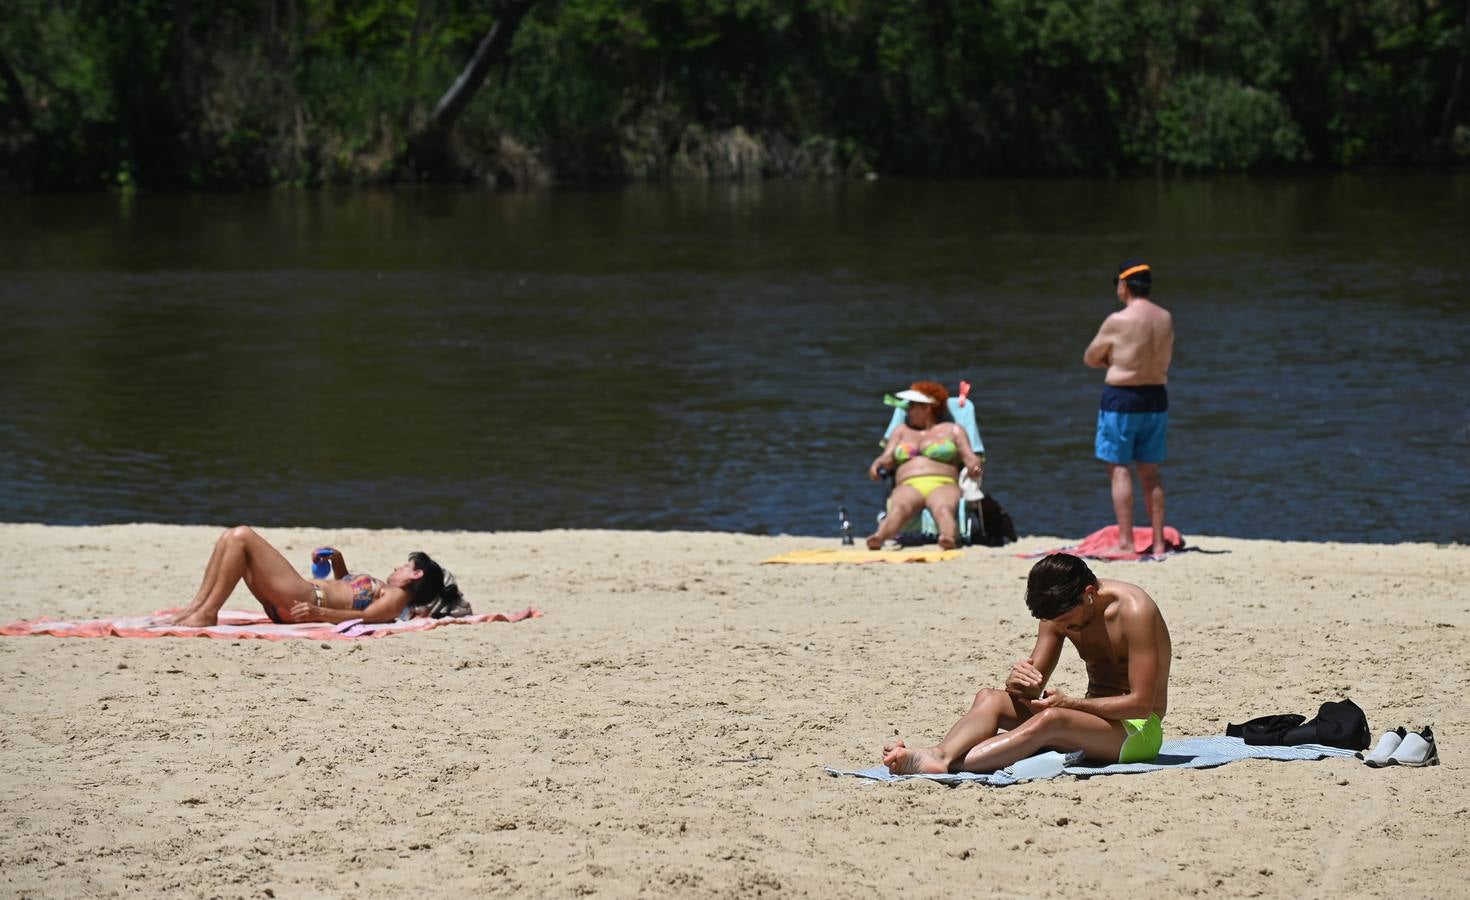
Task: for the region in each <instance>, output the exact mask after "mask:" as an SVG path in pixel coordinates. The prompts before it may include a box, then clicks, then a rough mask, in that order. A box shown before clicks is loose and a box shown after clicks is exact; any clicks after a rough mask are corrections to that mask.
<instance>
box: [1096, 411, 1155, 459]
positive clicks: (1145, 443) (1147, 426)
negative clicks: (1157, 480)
mask: <svg viewBox="0 0 1470 900" xmlns="http://www.w3.org/2000/svg"><path fill="white" fill-rule="evenodd" d="M1168 436H1169V414H1168V413H1167V412H1133V413H1125V412H1112V411H1111V410H1106V409H1100V410H1098V411H1097V441H1096V445H1095V452H1096V453H1097V458H1098V459H1100V460H1102V461H1103V462H1110V463H1118V464H1120V465H1127V464H1128V463H1131V462H1142V463H1157V462H1163V461H1164V455H1165V449H1166V444H1167V439H1168Z"/></svg>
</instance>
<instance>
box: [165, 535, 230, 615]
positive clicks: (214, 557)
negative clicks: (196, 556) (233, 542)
mask: <svg viewBox="0 0 1470 900" xmlns="http://www.w3.org/2000/svg"><path fill="white" fill-rule="evenodd" d="M229 536H230V530H229V529H226V531H225V532H224V533H223V534H221V535H220V536H219V540H217V541H215V542H214V550H213V551H211V552H210V554H209V562H208V563H206V564H205V566H204V580H203V581H201V582H199V590H198V591H196V592H195V593H194V599H193V600H190V601H189V605H188V606H186V607H184V609H183V610H182V611H180V612H179V614H178V615H176V616H174V617H173V619H171V620H170V621H172V622H174V623H178V622H180V621H182V620H183V619H185V618H187V617H188V616H189V615H190V614H191V613H193V612H194V611H195V610H196V609H197V608H198V607H199V605H200V604H202V603H203V602H204V598H205V597H207V596H209V592H210V591H211V590H212V589H213V588H214V582H215V579H216V578H218V577H219V559H220V557H221V556H222V555H223V554H224V547H225V544H226V542H227V541H228V539H229Z"/></svg>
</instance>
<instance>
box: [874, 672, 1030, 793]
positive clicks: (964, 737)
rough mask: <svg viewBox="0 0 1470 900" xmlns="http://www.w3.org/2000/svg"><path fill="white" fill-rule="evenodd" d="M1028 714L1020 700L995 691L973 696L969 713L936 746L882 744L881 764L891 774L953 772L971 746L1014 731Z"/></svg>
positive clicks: (993, 689)
mask: <svg viewBox="0 0 1470 900" xmlns="http://www.w3.org/2000/svg"><path fill="white" fill-rule="evenodd" d="M1030 715H1031V711H1030V709H1029V708H1027V706H1026V705H1025V704H1024V703H1022V702H1021V701H1019V700H1017V699H1016V698H1015V697H1012V696H1011V695H1010V694H1007V693H1006V692H1005V691H999V690H996V689H995V688H986V689H985V690H983V691H981V692H980V693H978V694H976V695H975V702H974V703H972V704H970V711H969V712H967V713H965V714H964V715H963V716H961V717H960V720H959V721H958V722H956V723H954V726H953V727H952V728H950V729H949V733H948V734H946V735H945V736H944V740H942V741H940V742H939V743H938V744H937V745H936V746H934V747H930V748H927V749H921V748H918V747H909V746H907V745H906V744H904V742H903V741H891V742H889V743H887V744H884V745H883V765H885V766H887V767H888V771H890V772H892V773H893V774H895V775H912V774H914V773H919V772H922V773H928V774H931V775H939V774H943V773H945V772H949V771H953V770H954V769H955V767H956V765H957V764H958V763H959V762H960V761H961V760H962V759H964V756H965V754H966V753H967V752H969V750H970V748H971V747H974V746H975V745H976V744H978V743H980V742H981V741H984V740H985V739H987V738H993V737H995V735H996V732H998V731H999V730H1000V729H1002V728H1015V727H1016V726H1017V725H1019V724H1020V723H1021V722H1023V721H1025V720H1026V718H1027V717H1028V716H1030Z"/></svg>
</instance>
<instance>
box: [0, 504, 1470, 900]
mask: <svg viewBox="0 0 1470 900" xmlns="http://www.w3.org/2000/svg"><path fill="white" fill-rule="evenodd" d="M259 530H260V531H261V533H262V534H264V535H265V536H266V537H267V538H268V539H269V540H271V541H272V542H273V543H275V544H276V545H277V546H279V547H281V548H282V549H283V550H284V551H285V552H286V553H287V555H288V556H289V557H290V558H292V559H293V560H300V561H301V565H302V567H303V568H304V567H305V565H306V560H307V554H308V552H309V551H310V549H311V548H312V547H315V546H318V545H321V544H332V545H334V546H338V547H340V548H342V549H343V551H344V553H345V554H346V557H347V560H348V562H349V564H350V565H351V567H352V568H353V569H354V570H361V571H370V572H373V573H374V574H378V575H386V573H387V572H388V570H389V569H390V568H391V567H392V566H393V565H396V564H397V563H398V562H400V561H402V560H403V559H404V557H405V556H406V555H407V553H408V552H410V551H412V550H418V549H423V550H426V551H428V552H429V553H431V554H432V555H433V556H434V557H435V558H436V559H439V560H440V561H442V562H443V563H444V564H445V565H446V567H448V568H449V569H450V570H452V571H453V572H454V573H455V575H456V576H457V577H458V579H459V582H460V584H461V585H462V586H463V588H464V591H465V593H466V595H467V596H468V598H469V599H470V600H471V602H472V603H473V604H474V606H475V610H476V612H494V611H502V610H513V609H519V608H524V607H526V606H528V605H530V606H535V607H537V608H538V609H540V610H541V611H542V612H544V613H545V615H544V617H543V618H539V619H534V620H529V621H524V622H520V623H516V624H489V625H477V626H466V627H445V628H439V629H436V630H433V631H429V632H425V633H421V634H409V635H399V636H393V637H388V638H383V639H380V640H361V641H345V642H336V643H331V644H326V643H321V642H311V641H291V642H280V643H272V642H264V641H240V642H232V641H218V640H200V639H194V640H189V639H157V640H123V639H57V638H41V637H36V638H32V637H27V638H0V679H3V683H4V685H5V688H6V689H5V691H4V692H3V700H0V721H3V723H4V724H3V727H0V759H3V761H4V765H3V766H0V894H3V895H6V896H63V895H67V896H69V895H81V894H85V895H102V896H112V895H121V894H133V893H140V894H151V895H167V896H181V897H196V896H198V897H206V896H208V897H215V896H223V897H234V896H253V897H258V896H264V895H267V892H269V893H268V895H270V896H275V897H298V896H341V895H352V896H363V897H376V896H404V895H426V894H427V895H434V894H439V895H447V894H450V893H459V892H473V893H475V894H509V893H512V892H527V893H530V894H533V895H556V896H567V895H584V894H601V895H607V896H627V895H634V894H653V895H677V896H727V895H737V896H755V895H763V896H770V895H787V894H789V895H812V896H822V897H829V896H875V895H880V894H883V895H887V894H892V893H894V892H903V894H904V895H905V896H947V895H956V894H961V893H964V894H979V895H985V896H996V895H1000V896H1026V897H1051V896H1059V897H1060V896H1066V897H1072V898H1075V897H1139V896H1149V897H1153V896H1165V897H1169V896H1182V895H1195V894H1200V893H1211V894H1216V895H1222V896H1391V895H1392V896H1407V895H1420V896H1437V895H1446V896H1453V895H1458V896H1464V895H1465V891H1466V888H1465V882H1464V877H1463V873H1464V871H1465V869H1466V866H1467V863H1470V777H1467V774H1466V773H1467V767H1466V766H1465V764H1464V762H1463V761H1464V760H1465V759H1466V758H1467V752H1470V750H1467V748H1470V704H1467V703H1466V697H1467V696H1470V650H1467V648H1466V646H1465V640H1466V637H1467V635H1470V588H1467V584H1470V548H1467V547H1464V546H1460V545H1451V546H1436V545H1432V544H1403V545H1395V546H1379V545H1353V544H1312V543H1282V542H1267V541H1246V540H1236V539H1228V538H1215V537H1202V536H1195V535H1190V536H1189V538H1190V541H1191V543H1192V544H1194V545H1196V546H1199V547H1202V548H1204V549H1206V550H1210V551H1218V552H1215V553H1209V554H1206V553H1191V554H1183V555H1180V556H1177V557H1175V558H1172V559H1170V560H1168V561H1167V562H1164V563H1148V564H1139V563H1112V564H1097V566H1096V567H1095V571H1097V572H1098V573H1099V574H1100V575H1102V576H1103V577H1111V578H1120V579H1123V580H1128V581H1133V582H1135V583H1137V584H1140V585H1142V586H1143V587H1144V588H1146V589H1147V590H1148V591H1149V592H1150V593H1151V594H1152V595H1153V596H1154V598H1155V599H1156V600H1157V601H1158V604H1159V606H1160V608H1161V609H1162V610H1163V613H1164V615H1165V616H1166V618H1167V620H1168V622H1169V625H1170V629H1171V631H1172V633H1173V639H1174V648H1175V662H1174V667H1173V677H1172V684H1171V690H1170V700H1171V702H1170V709H1169V716H1168V720H1167V722H1166V730H1167V737H1169V738H1176V737H1186V736H1197V735H1208V734H1219V733H1223V731H1224V729H1225V726H1226V724H1227V723H1228V722H1241V721H1245V720H1246V719H1249V718H1252V717H1255V716H1259V715H1265V714H1270V713H1293V712H1294V713H1300V714H1303V715H1307V716H1311V715H1313V714H1315V712H1316V709H1317V707H1318V705H1319V704H1321V703H1322V702H1324V701H1327V700H1336V699H1339V698H1341V697H1344V696H1347V697H1351V698H1352V699H1353V700H1354V701H1356V702H1357V703H1358V704H1360V705H1361V706H1362V707H1363V709H1364V710H1365V711H1366V712H1367V714H1368V720H1369V724H1370V726H1371V728H1372V730H1373V732H1374V735H1375V737H1376V735H1377V734H1378V733H1380V732H1382V731H1383V730H1386V729H1388V728H1391V727H1393V726H1396V725H1411V726H1420V725H1423V724H1432V725H1433V726H1434V729H1435V732H1436V734H1437V735H1438V736H1439V739H1440V744H1441V748H1442V749H1441V754H1442V757H1443V765H1441V766H1440V767H1438V768H1431V769H1421V770H1413V769H1403V768H1391V769H1384V770H1372V769H1368V768H1366V767H1365V766H1363V765H1362V764H1361V763H1360V762H1358V761H1357V760H1352V759H1331V760H1323V761H1319V762H1292V763H1283V762H1266V761H1245V762H1239V763H1235V764H1232V765H1229V766H1226V767H1223V768H1219V769H1213V770H1199V771H1170V772H1162V773H1154V774H1149V775H1136V776H1113V777H1108V778H1093V779H1086V780H1079V779H1073V778H1061V779H1056V780H1053V781H1049V782H1042V783H1035V784H1025V785H1018V786H1014V787H1008V788H984V787H976V786H964V787H959V788H947V787H943V786H938V785H934V784H930V783H918V782H906V783H900V784H875V783H871V782H866V781H863V780H860V779H856V778H840V779H839V778H832V777H829V776H828V775H826V774H825V773H824V772H823V770H822V767H823V766H824V765H833V766H838V767H842V768H861V767H865V766H869V765H872V764H874V763H876V762H877V761H878V758H879V747H880V746H881V744H882V743H883V742H884V741H885V740H887V739H889V738H891V737H893V736H895V735H901V736H903V737H905V738H907V739H910V740H914V741H920V742H932V741H933V740H935V739H937V738H938V737H939V736H940V735H941V734H942V733H943V732H944V730H945V729H946V728H947V727H948V726H949V725H950V724H951V723H952V722H953V721H954V719H955V718H956V717H957V716H958V715H959V714H960V713H962V712H963V711H964V710H965V709H966V708H967V707H968V705H969V702H970V699H971V698H972V696H973V694H974V692H975V691H976V690H977V689H979V688H982V687H987V686H996V685H998V684H999V682H1000V680H1001V678H1002V677H1003V674H1004V673H1005V672H1006V671H1007V670H1008V668H1009V667H1010V665H1011V663H1012V662H1013V661H1014V660H1015V659H1017V658H1020V657H1022V656H1024V655H1025V653H1026V652H1027V651H1028V650H1029V649H1030V647H1031V643H1032V641H1033V639H1034V636H1035V625H1034V623H1033V620H1032V619H1030V617H1029V615H1028V614H1027V611H1026V608H1025V605H1024V602H1023V586H1024V579H1025V575H1026V573H1027V571H1028V570H1029V568H1030V566H1031V561H1029V560H1025V559H1019V558H1017V557H1016V556H1015V554H1016V553H1017V552H1022V551H1027V550H1036V549H1042V548H1046V547H1053V546H1058V545H1060V544H1062V543H1065V541H1063V540H1061V539H1058V538H1056V537H1028V538H1026V539H1024V540H1023V541H1022V542H1021V543H1019V544H1017V545H1013V546H1012V547H1008V548H1005V549H1001V550H992V549H973V550H969V551H966V553H965V554H964V555H963V557H962V558H960V559H957V560H954V561H950V562H944V563H938V564H927V565H902V566H900V565H865V566H762V565H759V563H760V561H761V560H762V559H764V558H766V557H769V556H771V555H773V554H776V553H779V552H782V551H786V550H793V549H800V548H809V547H835V546H836V545H837V542H836V540H835V539H813V538H796V537H754V536H742V535H728V534H708V533H706V534H684V533H638V532H595V531H576V532H570V531H562V532H544V533H462V532H455V533H448V532H446V533H419V532H414V533H410V532H399V531H361V530H340V531H334V530H308V529H276V528H270V527H262V528H260V529H259ZM217 533H218V529H215V528H205V527H180V526H163V525H128V526H105V527H87V528H69V527H46V526H40V525H0V566H3V568H4V570H5V571H8V572H11V573H13V575H14V576H15V577H14V578H12V580H11V586H10V589H9V590H8V591H6V592H5V594H4V596H3V597H0V620H4V621H12V620H16V619H27V618H35V617H37V616H40V615H43V614H47V615H58V616H66V617H75V618H87V617H94V616H101V615H121V614H128V613H144V612H150V611H153V610H157V609H162V608H165V607H170V606H175V605H179V604H182V603H184V602H186V601H187V600H188V599H189V597H191V596H192V594H193V592H194V588H195V587H196V585H197V583H198V579H199V576H200V573H201V571H202V567H203V564H204V561H205V559H206V557H207V554H208V552H209V550H210V547H211V546H212V544H213V541H214V538H215V537H216V535H217ZM228 606H229V608H235V609H245V610H255V609H258V606H257V604H256V603H255V602H254V600H253V599H252V598H251V597H250V595H249V594H248V593H247V592H245V591H244V590H243V588H242V589H241V590H240V591H238V592H237V594H236V596H235V598H234V599H233V600H232V601H231V603H230V604H229V605H228ZM1054 682H1055V683H1056V684H1058V685H1059V686H1061V687H1063V688H1064V689H1071V690H1073V691H1076V692H1080V691H1081V690H1082V689H1083V687H1084V684H1085V678H1084V677H1083V673H1082V669H1081V665H1080V664H1079V663H1078V661H1077V660H1076V658H1075V656H1073V655H1072V654H1071V651H1070V650H1069V651H1068V652H1067V653H1066V654H1064V656H1063V661H1062V664H1061V666H1060V667H1059V668H1058V671H1057V675H1056V676H1055V678H1054Z"/></svg>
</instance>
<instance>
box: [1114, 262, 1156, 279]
mask: <svg viewBox="0 0 1470 900" xmlns="http://www.w3.org/2000/svg"><path fill="white" fill-rule="evenodd" d="M1147 271H1149V268H1148V266H1147V265H1141V266H1134V267H1133V268H1131V269H1124V270H1123V271H1121V272H1119V273H1118V280H1119V281H1122V280H1123V279H1125V278H1127V277H1128V276H1129V275H1137V274H1138V273H1139V272H1147Z"/></svg>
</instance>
